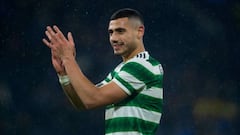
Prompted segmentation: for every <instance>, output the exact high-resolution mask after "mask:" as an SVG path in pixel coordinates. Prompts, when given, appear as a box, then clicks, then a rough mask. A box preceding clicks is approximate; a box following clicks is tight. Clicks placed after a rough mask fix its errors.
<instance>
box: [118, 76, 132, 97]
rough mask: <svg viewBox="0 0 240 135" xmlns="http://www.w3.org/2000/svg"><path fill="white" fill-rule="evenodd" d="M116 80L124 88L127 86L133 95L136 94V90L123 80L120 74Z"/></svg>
mask: <svg viewBox="0 0 240 135" xmlns="http://www.w3.org/2000/svg"><path fill="white" fill-rule="evenodd" d="M115 79H117V80H118V81H119V82H120V83H121V84H122V85H123V86H125V87H126V88H127V89H128V90H129V91H130V92H131V93H134V92H135V88H133V87H132V85H130V84H129V83H128V82H127V81H125V80H123V79H122V78H121V77H120V76H119V75H118V74H117V75H115Z"/></svg>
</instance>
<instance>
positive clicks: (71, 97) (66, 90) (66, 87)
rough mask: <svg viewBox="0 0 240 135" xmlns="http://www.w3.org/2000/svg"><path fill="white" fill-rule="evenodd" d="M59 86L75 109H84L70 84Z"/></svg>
mask: <svg viewBox="0 0 240 135" xmlns="http://www.w3.org/2000/svg"><path fill="white" fill-rule="evenodd" d="M61 86H62V88H63V91H64V93H65V94H66V96H67V97H68V99H69V101H70V102H71V103H72V105H73V106H74V107H75V108H76V109H78V110H84V109H86V108H85V106H84V105H83V103H82V101H81V99H80V98H79V97H78V95H77V93H76V92H75V90H74V88H73V87H72V85H71V84H68V85H61Z"/></svg>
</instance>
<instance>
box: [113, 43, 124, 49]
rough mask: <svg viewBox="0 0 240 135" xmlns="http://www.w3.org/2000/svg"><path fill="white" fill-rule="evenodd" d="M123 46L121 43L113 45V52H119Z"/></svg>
mask: <svg viewBox="0 0 240 135" xmlns="http://www.w3.org/2000/svg"><path fill="white" fill-rule="evenodd" d="M123 45H124V44H123V43H116V44H113V45H112V47H113V49H114V50H119V49H120V48H121V47H122V46H123Z"/></svg>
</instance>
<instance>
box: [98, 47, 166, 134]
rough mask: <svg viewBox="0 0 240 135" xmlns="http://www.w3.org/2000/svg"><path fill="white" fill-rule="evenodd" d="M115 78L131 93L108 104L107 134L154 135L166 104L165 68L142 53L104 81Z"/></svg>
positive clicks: (119, 66)
mask: <svg viewBox="0 0 240 135" xmlns="http://www.w3.org/2000/svg"><path fill="white" fill-rule="evenodd" d="M110 81H114V82H115V83H116V84H117V85H118V86H119V87H121V88H122V89H123V90H124V91H125V92H126V93H127V94H128V95H129V96H128V97H127V98H126V99H124V100H123V101H121V102H119V103H117V104H112V105H109V106H107V108H106V112H105V127H106V129H105V134H106V135H154V133H155V132H156V130H157V127H158V125H159V122H160V118H161V115H162V105H163V87H162V83H163V68H162V66H161V64H160V63H159V62H158V61H157V60H155V59H154V58H152V57H151V56H149V54H148V52H146V51H145V52H141V53H139V54H138V55H137V56H135V57H134V58H132V59H130V60H128V61H127V62H125V63H121V64H119V65H118V66H117V67H116V68H115V69H114V70H113V71H112V72H111V73H110V74H109V75H108V76H107V78H106V79H105V80H104V81H102V82H101V84H103V85H104V84H107V83H108V82H110Z"/></svg>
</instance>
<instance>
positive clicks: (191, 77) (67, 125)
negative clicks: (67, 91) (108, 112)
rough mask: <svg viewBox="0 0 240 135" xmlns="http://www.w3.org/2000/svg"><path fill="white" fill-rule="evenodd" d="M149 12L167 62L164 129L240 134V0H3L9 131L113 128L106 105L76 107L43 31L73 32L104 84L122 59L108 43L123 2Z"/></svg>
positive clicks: (163, 133) (2, 92) (4, 132)
mask: <svg viewBox="0 0 240 135" xmlns="http://www.w3.org/2000/svg"><path fill="white" fill-rule="evenodd" d="M125 7H130V8H135V9H137V10H139V11H140V12H141V13H142V14H143V16H144V18H145V26H146V32H145V37H144V42H145V47H146V49H147V50H148V51H149V52H150V53H151V55H152V56H153V57H155V58H157V59H158V60H159V61H160V62H161V63H162V65H163V67H164V71H165V78H164V110H163V117H162V120H161V124H160V126H159V129H158V133H157V134H158V135H239V134H240V132H239V129H238V127H239V126H238V124H239V115H238V113H239V102H240V98H239V93H240V92H239V88H240V87H239V85H240V84H239V75H240V72H239V70H240V60H239V57H240V54H239V52H240V47H239V45H240V2H239V1H233V0H192V1H191V0H184V1H180V0H158V1H150V0H149V1H144V0H126V1H120V0H115V1H100V0H82V1H77V0H76V1H70V0H51V1H50V0H49V1H43V0H25V1H19V0H12V1H7V0H1V2H0V17H1V22H0V23H1V24H0V27H1V32H0V134H1V135H51V134H58V135H100V134H104V108H99V109H95V110H91V111H83V112H79V111H76V110H75V109H74V108H73V107H72V106H71V104H70V103H69V101H68V100H67V98H66V96H65V95H64V93H63V91H62V89H61V87H60V85H59V83H58V79H57V76H56V73H55V71H54V69H53V68H52V65H51V59H50V50H49V49H48V48H47V47H46V46H44V45H43V43H42V41H41V40H42V38H43V37H44V31H45V28H46V26H47V25H53V24H56V25H58V26H59V27H60V28H61V29H62V30H63V32H64V33H65V34H66V33H67V32H68V31H71V32H72V33H73V36H74V39H75V44H76V48H77V60H78V63H79V65H80V67H81V68H82V70H83V71H84V73H85V74H86V76H87V77H88V78H89V79H90V80H91V81H93V82H94V83H97V82H99V81H101V80H102V79H104V78H105V76H106V75H107V74H108V72H110V71H111V70H112V69H113V68H114V67H115V66H116V65H117V64H118V63H119V62H120V61H121V58H118V57H116V56H114V55H113V52H112V48H111V46H110V44H109V42H108V32H107V27H108V22H109V17H110V16H111V14H112V13H113V12H114V11H116V10H117V9H119V8H125Z"/></svg>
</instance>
